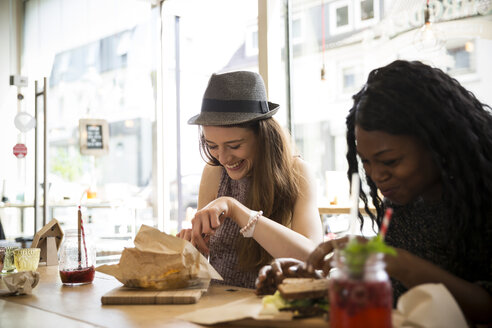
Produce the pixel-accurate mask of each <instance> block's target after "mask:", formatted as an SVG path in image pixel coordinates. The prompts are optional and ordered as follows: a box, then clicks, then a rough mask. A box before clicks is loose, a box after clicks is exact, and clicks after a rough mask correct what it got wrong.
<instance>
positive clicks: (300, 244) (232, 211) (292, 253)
mask: <svg viewBox="0 0 492 328" xmlns="http://www.w3.org/2000/svg"><path fill="white" fill-rule="evenodd" d="M296 165H299V171H300V174H301V179H300V180H301V181H300V184H299V196H298V199H297V201H296V203H295V205H294V212H293V217H292V229H289V228H288V227H285V226H283V225H282V224H279V223H277V222H275V221H273V220H269V219H267V218H266V217H263V216H262V217H260V218H259V219H258V221H257V223H256V227H255V230H254V234H253V238H254V239H255V240H256V241H257V242H258V243H259V244H260V245H261V246H262V247H263V248H264V249H265V250H266V251H267V252H268V253H270V254H271V255H272V256H273V257H275V258H277V257H291V258H295V259H299V260H302V261H304V260H306V259H307V257H308V255H309V254H310V253H311V252H312V251H313V250H314V248H315V247H316V245H318V243H320V242H321V240H322V237H323V233H322V225H321V220H320V217H319V214H318V208H317V206H316V187H315V186H316V184H315V183H314V180H313V177H312V175H311V173H310V172H309V169H308V168H307V165H306V164H305V163H304V162H303V161H301V160H300V159H299V160H297V163H296ZM222 212H224V215H223V216H222V217H230V218H231V219H233V220H234V221H235V222H236V223H237V224H238V225H239V226H240V227H244V226H245V225H246V224H247V223H248V220H249V217H250V215H251V210H250V209H249V208H247V207H246V206H244V205H242V204H241V203H240V202H238V201H237V200H235V199H234V198H232V197H220V198H218V199H216V200H214V201H213V202H211V203H209V204H208V205H207V206H205V207H204V208H203V209H202V211H200V212H198V213H197V215H196V216H195V218H194V219H193V237H192V239H193V240H196V243H197V245H198V247H199V249H202V250H204V251H207V250H208V249H207V248H206V245H205V244H204V243H203V242H202V240H201V239H202V238H201V235H202V234H203V233H205V234H212V233H213V232H214V230H215V229H216V228H217V227H218V226H219V225H220V223H221V222H220V219H219V217H220V215H221V213H222Z"/></svg>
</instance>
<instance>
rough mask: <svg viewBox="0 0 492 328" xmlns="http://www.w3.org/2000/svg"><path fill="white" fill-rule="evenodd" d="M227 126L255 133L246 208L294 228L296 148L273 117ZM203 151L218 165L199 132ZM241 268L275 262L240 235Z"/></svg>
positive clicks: (256, 244) (258, 266)
mask: <svg viewBox="0 0 492 328" xmlns="http://www.w3.org/2000/svg"><path fill="white" fill-rule="evenodd" d="M224 127H240V128H245V129H249V130H251V131H253V133H255V135H256V138H257V141H258V144H257V147H256V149H257V156H255V159H254V163H253V168H252V172H251V184H250V188H249V192H248V197H247V201H246V204H244V205H246V206H247V207H249V208H251V209H253V210H262V211H263V215H264V216H266V217H268V218H270V220H273V221H275V222H278V223H280V224H282V225H284V226H289V227H290V225H291V219H292V214H293V211H294V204H295V202H296V200H297V197H298V195H299V179H300V174H299V172H298V169H297V167H296V166H295V165H294V161H295V158H294V154H293V147H292V143H291V141H290V138H289V135H288V133H287V132H286V131H284V129H283V128H282V127H281V126H280V125H279V124H278V122H277V121H276V120H275V119H273V118H268V119H265V120H260V121H254V122H247V123H243V124H239V125H232V126H224ZM200 151H201V154H202V157H204V158H205V159H206V161H207V162H208V164H210V165H214V166H219V165H220V163H219V161H218V160H217V159H216V158H214V157H213V156H212V155H211V154H210V151H209V149H208V148H207V144H206V142H205V137H204V135H203V133H200ZM236 248H237V254H238V256H239V267H240V268H241V269H244V270H257V269H259V268H260V267H262V266H263V265H265V264H267V263H268V262H270V261H271V260H272V256H271V255H270V254H269V253H268V252H267V251H266V250H265V249H263V247H261V246H260V245H259V244H258V243H257V242H256V241H255V240H254V239H253V238H243V237H242V236H240V238H239V240H238V242H237V244H236Z"/></svg>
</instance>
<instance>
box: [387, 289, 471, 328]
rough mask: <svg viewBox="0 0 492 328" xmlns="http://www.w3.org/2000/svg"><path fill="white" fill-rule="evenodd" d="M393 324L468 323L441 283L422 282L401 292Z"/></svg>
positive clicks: (433, 326)
mask: <svg viewBox="0 0 492 328" xmlns="http://www.w3.org/2000/svg"><path fill="white" fill-rule="evenodd" d="M392 319H393V327H395V328H396V327H401V328H404V327H414V328H415V327H425V328H440V327H443V328H453V327H456V328H458V327H459V328H461V327H468V325H467V323H466V320H465V317H464V315H463V313H462V312H461V309H460V308H459V306H458V303H456V301H455V299H454V298H453V296H452V295H451V293H450V292H449V291H448V290H447V289H446V287H444V285H443V284H423V285H419V286H416V287H414V288H412V289H410V290H408V291H407V292H406V293H405V294H403V295H402V296H400V298H399V299H398V303H397V306H396V310H395V311H393V317H392Z"/></svg>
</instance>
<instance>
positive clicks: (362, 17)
mask: <svg viewBox="0 0 492 328" xmlns="http://www.w3.org/2000/svg"><path fill="white" fill-rule="evenodd" d="M354 7H355V8H354V9H355V13H354V17H355V27H356V28H357V29H359V28H364V27H367V26H370V25H373V24H375V23H377V22H378V21H379V10H380V6H379V0H358V1H356V4H355V6H354Z"/></svg>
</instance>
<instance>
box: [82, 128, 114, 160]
mask: <svg viewBox="0 0 492 328" xmlns="http://www.w3.org/2000/svg"><path fill="white" fill-rule="evenodd" d="M108 130H109V128H108V122H107V121H106V120H100V119H81V120H80V121H79V133H80V153H81V154H83V155H94V156H98V155H104V154H107V153H108V150H109V149H108V144H109V131H108Z"/></svg>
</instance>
